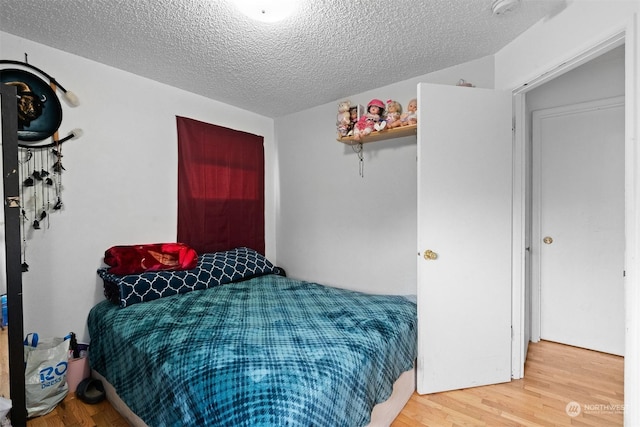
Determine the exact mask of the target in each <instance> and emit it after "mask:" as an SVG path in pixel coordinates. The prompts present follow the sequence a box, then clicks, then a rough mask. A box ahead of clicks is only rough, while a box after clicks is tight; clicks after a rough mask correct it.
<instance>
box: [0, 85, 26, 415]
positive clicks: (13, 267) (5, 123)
mask: <svg viewBox="0 0 640 427" xmlns="http://www.w3.org/2000/svg"><path fill="white" fill-rule="evenodd" d="M0 98H1V101H2V103H1V106H2V161H3V168H2V172H3V178H4V179H3V183H4V197H5V200H4V237H5V255H6V270H7V317H8V325H9V331H8V335H9V391H10V394H11V396H10V397H11V402H12V404H11V406H12V408H11V424H12V425H13V426H14V427H24V426H26V425H27V409H26V408H27V406H26V397H25V385H24V347H23V344H22V337H23V336H24V326H23V319H22V262H21V256H20V254H21V252H22V251H21V243H20V209H21V208H20V177H19V176H18V106H17V90H16V87H15V86H8V85H5V84H0Z"/></svg>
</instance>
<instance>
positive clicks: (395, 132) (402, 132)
mask: <svg viewBox="0 0 640 427" xmlns="http://www.w3.org/2000/svg"><path fill="white" fill-rule="evenodd" d="M417 133H418V125H408V126H402V127H399V128H393V129H383V130H381V131H379V132H378V131H373V132H371V133H370V134H369V135H367V136H366V137H364V138H362V139H361V140H360V141H354V140H353V137H352V136H345V137H342V138H338V142H342V143H343V144H347V145H357V144H359V143H363V144H366V143H368V142H376V141H383V140H385V139H393V138H402V137H404V136H415V135H417Z"/></svg>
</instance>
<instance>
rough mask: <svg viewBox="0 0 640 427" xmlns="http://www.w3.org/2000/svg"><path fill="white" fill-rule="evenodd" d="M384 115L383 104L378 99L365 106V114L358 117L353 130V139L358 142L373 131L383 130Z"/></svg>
mask: <svg viewBox="0 0 640 427" xmlns="http://www.w3.org/2000/svg"><path fill="white" fill-rule="evenodd" d="M383 115H384V103H383V102H382V101H380V100H379V99H372V100H371V101H369V104H367V112H366V113H365V114H363V115H362V117H360V119H359V120H358V122H357V123H356V125H355V126H354V129H353V139H354V140H355V141H360V140H361V139H362V138H363V137H365V136H367V135H369V134H370V133H371V132H373V131H374V130H377V131H380V130H382V129H384V127H385V124H386V123H385V122H384V121H382V117H383Z"/></svg>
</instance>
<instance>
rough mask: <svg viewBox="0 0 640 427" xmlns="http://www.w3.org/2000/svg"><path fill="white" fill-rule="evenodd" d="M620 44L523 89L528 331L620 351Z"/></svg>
mask: <svg viewBox="0 0 640 427" xmlns="http://www.w3.org/2000/svg"><path fill="white" fill-rule="evenodd" d="M624 91H625V79H624V46H619V47H617V48H615V49H613V50H610V51H608V52H606V53H604V54H602V55H600V56H598V57H596V58H594V59H592V60H591V61H589V62H587V63H585V64H583V65H581V66H580V67H577V68H575V69H573V70H571V71H569V72H567V73H565V74H563V75H561V76H559V77H557V78H555V79H554V80H551V81H549V82H547V83H546V84H544V85H541V86H539V87H537V88H535V89H533V90H531V91H529V92H527V94H526V112H527V118H528V119H527V120H528V129H529V130H530V131H529V132H528V133H529V136H530V139H529V142H530V146H529V150H528V154H529V159H530V161H529V162H528V166H529V171H530V173H529V174H528V180H529V185H528V186H527V187H528V194H529V197H528V200H527V201H528V204H529V207H530V214H529V219H530V220H529V221H528V224H529V225H530V227H528V229H527V231H528V234H529V239H528V242H529V244H528V247H529V248H530V258H529V260H530V267H531V268H530V269H529V272H528V273H529V275H528V277H530V278H531V280H530V289H531V293H530V297H531V298H530V301H531V339H532V341H534V342H535V341H538V340H539V339H546V340H551V341H557V342H561V343H564V344H569V345H574V346H578V347H584V348H588V349H591V350H597V351H603V352H608V353H613V354H618V355H623V354H624V289H623V286H624V282H623V270H624V93H625V92H624Z"/></svg>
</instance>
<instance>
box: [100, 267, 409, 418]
mask: <svg viewBox="0 0 640 427" xmlns="http://www.w3.org/2000/svg"><path fill="white" fill-rule="evenodd" d="M416 323H417V321H416V304H415V302H412V301H410V300H408V299H406V298H404V297H402V296H383V295H370V294H365V293H359V292H354V291H349V290H344V289H338V288H332V287H328V286H323V285H319V284H316V283H309V282H300V281H295V280H291V279H288V278H285V277H280V276H276V275H267V276H262V277H258V278H254V279H250V280H247V281H243V282H238V283H230V284H226V285H221V286H216V287H212V288H209V289H205V290H200V291H195V292H190V293H187V294H183V295H175V296H171V297H167V298H161V299H157V300H154V301H150V302H145V303H141V304H135V305H132V306H130V307H127V308H120V307H119V306H117V305H114V304H112V303H111V302H109V301H103V302H101V303H99V304H97V305H96V306H95V307H94V308H93V309H92V310H91V312H90V314H89V319H88V327H89V333H90V336H91V345H90V351H89V357H90V363H91V367H92V368H93V369H95V370H96V371H98V372H99V373H100V374H102V375H103V376H104V377H105V378H106V379H107V380H108V381H109V382H110V383H111V384H112V385H113V386H114V387H115V389H116V391H117V393H118V395H119V396H120V397H121V398H122V400H123V401H124V402H125V403H126V404H127V405H128V406H129V408H130V409H132V410H133V411H134V412H135V413H136V414H137V415H138V416H139V417H140V418H142V419H143V420H144V421H145V422H146V423H147V424H148V425H149V426H152V427H161V426H180V427H183V426H185V427H186V426H194V427H195V426H198V427H199V426H236V427H237V426H252V427H253V426H331V427H339V426H345V427H356V426H364V425H366V424H368V423H369V420H370V413H371V409H372V407H373V406H374V405H375V404H377V403H380V402H383V401H384V400H386V399H387V398H388V397H389V396H390V394H391V391H392V384H393V382H394V381H395V380H396V379H397V378H398V376H399V375H400V374H401V373H402V372H404V371H407V370H409V369H411V368H412V367H413V363H414V360H415V357H416V339H417V337H416V327H417V325H416Z"/></svg>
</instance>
